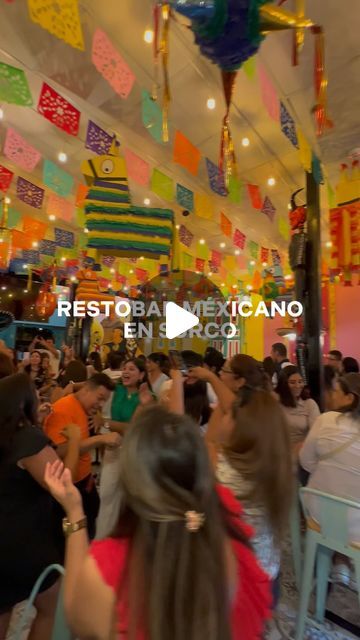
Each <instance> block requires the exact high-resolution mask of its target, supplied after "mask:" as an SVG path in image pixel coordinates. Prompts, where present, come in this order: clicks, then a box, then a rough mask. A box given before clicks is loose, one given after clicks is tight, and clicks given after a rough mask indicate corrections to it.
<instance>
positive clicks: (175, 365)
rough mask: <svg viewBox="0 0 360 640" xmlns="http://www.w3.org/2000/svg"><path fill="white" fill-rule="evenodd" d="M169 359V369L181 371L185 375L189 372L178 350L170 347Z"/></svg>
mask: <svg viewBox="0 0 360 640" xmlns="http://www.w3.org/2000/svg"><path fill="white" fill-rule="evenodd" d="M169 360H170V367H171V369H177V370H178V371H181V373H182V374H183V375H184V376H186V375H187V374H188V373H189V370H188V368H187V366H186V364H185V362H184V359H183V357H182V355H181V353H180V351H176V350H175V349H170V351H169Z"/></svg>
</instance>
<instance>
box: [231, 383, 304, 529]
mask: <svg viewBox="0 0 360 640" xmlns="http://www.w3.org/2000/svg"><path fill="white" fill-rule="evenodd" d="M233 420H234V428H233V430H232V432H231V435H230V438H229V440H228V443H227V445H226V447H225V448H224V454H225V456H226V458H227V459H228V461H229V463H230V464H231V466H232V467H233V468H234V469H235V470H237V471H238V472H239V473H240V474H241V475H242V476H243V477H244V479H245V480H247V481H249V483H250V485H251V487H252V488H251V491H250V493H249V494H247V495H244V496H241V498H242V499H245V500H246V499H249V500H251V502H254V503H256V504H259V505H262V506H263V507H264V508H265V511H266V513H267V516H268V519H269V522H270V524H271V526H272V529H273V531H274V534H275V536H276V537H277V538H278V539H279V538H280V536H281V534H282V532H283V529H284V527H285V526H286V525H287V521H288V515H289V510H290V505H291V500H292V493H293V492H292V484H293V482H292V481H293V478H292V460H291V448H290V438H289V430H288V426H287V422H286V418H285V416H284V413H283V411H282V408H281V406H280V404H279V403H278V402H277V400H275V399H274V398H273V397H272V395H271V394H270V393H268V392H267V391H264V390H263V389H255V390H252V391H250V392H249V390H248V389H247V390H246V389H245V388H244V390H240V393H239V400H238V401H237V402H235V403H234V406H233Z"/></svg>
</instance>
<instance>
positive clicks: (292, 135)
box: [280, 102, 299, 148]
mask: <svg viewBox="0 0 360 640" xmlns="http://www.w3.org/2000/svg"><path fill="white" fill-rule="evenodd" d="M280 125H281V131H282V132H283V133H284V134H285V135H286V137H287V138H288V139H289V140H290V142H291V144H292V145H294V147H296V148H298V147H299V143H298V139H297V135H296V126H295V122H294V120H293V118H292V117H291V115H290V113H289V112H288V110H287V108H286V107H285V105H284V103H283V102H280Z"/></svg>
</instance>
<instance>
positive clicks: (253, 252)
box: [248, 240, 259, 260]
mask: <svg viewBox="0 0 360 640" xmlns="http://www.w3.org/2000/svg"><path fill="white" fill-rule="evenodd" d="M248 249H249V254H250V256H251V258H253V259H254V260H257V259H258V256H259V245H258V243H257V242H254V240H250V242H249V243H248Z"/></svg>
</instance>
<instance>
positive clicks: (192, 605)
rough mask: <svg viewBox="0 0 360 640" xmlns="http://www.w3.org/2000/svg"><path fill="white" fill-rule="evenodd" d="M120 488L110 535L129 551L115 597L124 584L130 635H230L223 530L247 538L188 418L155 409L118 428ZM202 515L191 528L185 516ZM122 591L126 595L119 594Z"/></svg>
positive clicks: (211, 639)
mask: <svg viewBox="0 0 360 640" xmlns="http://www.w3.org/2000/svg"><path fill="white" fill-rule="evenodd" d="M121 481H122V488H123V490H124V494H125V495H124V501H123V505H122V513H121V514H120V519H119V523H118V527H117V531H116V534H115V535H116V536H118V537H130V538H131V540H132V545H131V554H130V559H129V563H128V569H127V573H126V583H125V584H124V582H125V581H124V580H123V581H122V584H121V585H120V586H119V598H120V599H121V597H122V594H123V592H124V590H128V594H127V595H128V598H129V601H130V604H131V610H130V637H131V638H134V637H136V633H137V632H138V631H139V630H140V629H139V627H141V631H143V632H144V631H145V630H146V634H147V637H149V638H150V639H151V640H169V638H171V640H183V639H184V638H186V639H187V640H198V639H199V638H202V637H204V638H205V637H206V638H207V640H230V638H231V628H230V595H229V597H226V594H227V593H228V594H229V591H230V589H229V583H228V579H227V571H226V560H225V544H226V539H227V536H231V537H232V538H234V539H238V540H240V541H241V542H243V543H244V544H248V543H247V540H246V539H245V537H244V536H243V535H242V534H241V532H240V530H235V529H234V526H235V525H232V524H231V522H232V521H231V516H230V514H228V513H227V512H226V511H225V508H224V507H223V506H222V504H221V502H220V500H219V498H218V496H217V493H216V490H215V480H214V476H213V472H212V469H211V464H210V461H209V457H208V454H207V450H206V447H205V444H204V442H203V439H202V438H201V436H200V434H199V430H198V428H197V427H196V426H195V424H194V422H193V421H192V420H191V418H189V416H186V415H185V416H179V415H175V414H172V413H170V412H168V411H166V410H165V409H164V408H161V407H156V408H152V409H148V410H146V411H144V412H143V413H142V414H141V415H140V416H139V418H138V419H137V420H136V421H135V422H134V423H133V425H132V427H131V429H129V430H128V431H127V432H126V435H125V438H124V442H123V448H122V461H121ZM188 511H196V512H198V513H201V514H204V516H205V520H204V522H203V525H202V526H201V528H200V529H199V530H198V531H197V532H196V533H191V532H189V530H188V529H187V528H186V526H185V525H186V518H185V514H186V512H188ZM124 597H126V595H125V596H124Z"/></svg>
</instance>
